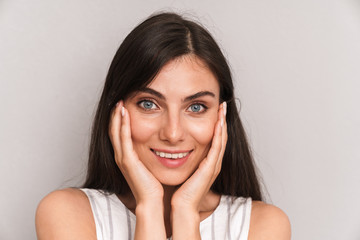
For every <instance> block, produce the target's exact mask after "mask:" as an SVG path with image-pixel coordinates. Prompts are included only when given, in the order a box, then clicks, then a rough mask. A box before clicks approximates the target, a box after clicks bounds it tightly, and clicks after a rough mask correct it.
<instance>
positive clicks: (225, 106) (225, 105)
mask: <svg viewBox="0 0 360 240" xmlns="http://www.w3.org/2000/svg"><path fill="white" fill-rule="evenodd" d="M223 108H224V116H226V108H227V104H226V102H224V103H223Z"/></svg>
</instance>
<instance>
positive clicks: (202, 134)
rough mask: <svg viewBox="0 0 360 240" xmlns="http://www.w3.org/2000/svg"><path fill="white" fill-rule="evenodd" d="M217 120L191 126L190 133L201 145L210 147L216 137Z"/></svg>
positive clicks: (208, 120)
mask: <svg viewBox="0 0 360 240" xmlns="http://www.w3.org/2000/svg"><path fill="white" fill-rule="evenodd" d="M215 124H216V118H215V119H206V120H204V119H203V120H202V121H199V122H198V123H193V124H190V126H189V132H190V133H191V135H192V137H193V138H194V139H195V140H196V141H197V142H198V143H199V144H201V145H208V144H210V143H211V140H212V138H213V136H214V128H215Z"/></svg>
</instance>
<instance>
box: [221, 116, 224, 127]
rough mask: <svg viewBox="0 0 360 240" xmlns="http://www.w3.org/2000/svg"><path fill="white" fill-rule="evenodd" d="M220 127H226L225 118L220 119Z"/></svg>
mask: <svg viewBox="0 0 360 240" xmlns="http://www.w3.org/2000/svg"><path fill="white" fill-rule="evenodd" d="M220 125H221V126H223V125H224V118H221V119H220Z"/></svg>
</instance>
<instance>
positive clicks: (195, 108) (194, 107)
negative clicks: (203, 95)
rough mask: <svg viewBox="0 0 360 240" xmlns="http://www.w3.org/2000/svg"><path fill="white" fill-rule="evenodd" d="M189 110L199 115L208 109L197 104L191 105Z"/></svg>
mask: <svg viewBox="0 0 360 240" xmlns="http://www.w3.org/2000/svg"><path fill="white" fill-rule="evenodd" d="M189 110H190V111H191V112H195V113H198V112H203V111H205V110H206V108H205V107H204V105H202V104H198V103H196V104H193V105H191V106H190V107H189Z"/></svg>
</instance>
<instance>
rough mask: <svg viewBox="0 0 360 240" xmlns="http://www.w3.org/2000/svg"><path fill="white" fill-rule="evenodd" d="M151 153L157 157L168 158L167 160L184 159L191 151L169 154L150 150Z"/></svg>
mask: <svg viewBox="0 0 360 240" xmlns="http://www.w3.org/2000/svg"><path fill="white" fill-rule="evenodd" d="M151 151H152V152H153V153H155V154H156V155H157V156H159V157H162V158H168V159H179V158H184V157H186V156H187V155H189V154H190V153H191V152H192V150H191V151H187V152H179V153H169V152H163V151H157V150H154V149H151Z"/></svg>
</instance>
